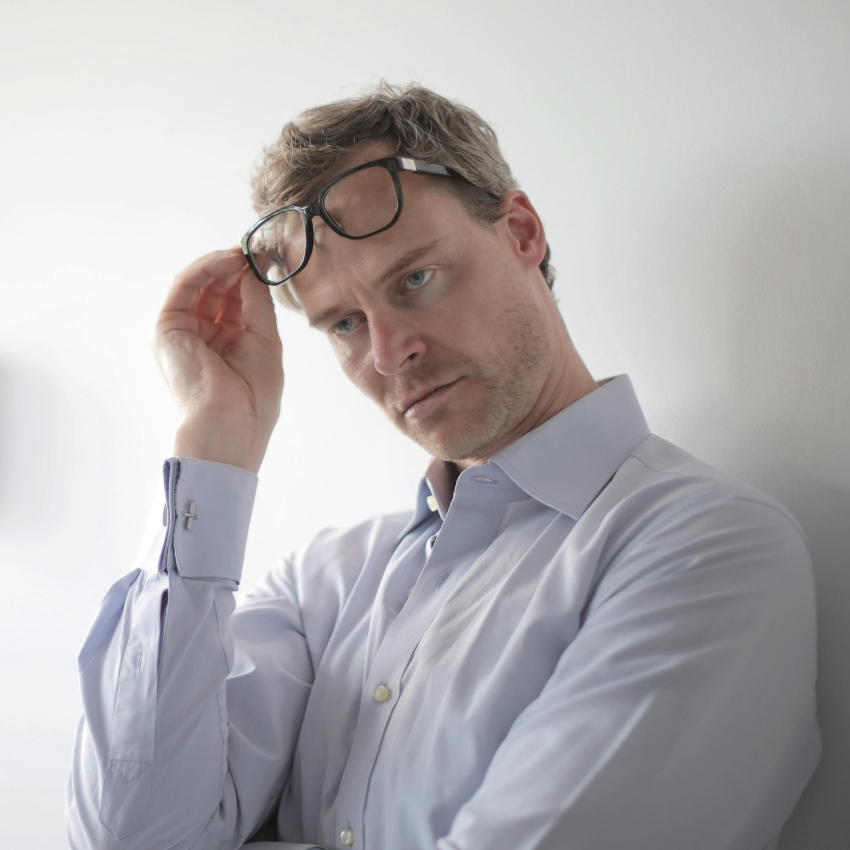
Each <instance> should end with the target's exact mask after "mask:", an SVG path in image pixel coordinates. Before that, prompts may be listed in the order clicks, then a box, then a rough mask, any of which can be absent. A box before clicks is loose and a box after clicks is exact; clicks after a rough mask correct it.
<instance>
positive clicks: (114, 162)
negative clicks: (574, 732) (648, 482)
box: [0, 0, 850, 850]
mask: <svg viewBox="0 0 850 850" xmlns="http://www.w3.org/2000/svg"><path fill="white" fill-rule="evenodd" d="M380 77H386V78H387V79H389V80H391V81H408V80H413V79H416V80H419V81H420V82H422V83H424V84H426V85H429V86H431V87H433V88H435V89H437V90H438V91H441V92H443V93H445V94H447V95H449V96H452V97H456V98H458V99H460V100H463V101H465V102H467V103H469V104H470V105H472V106H474V107H475V108H477V109H478V110H479V111H480V112H481V113H482V114H483V115H484V116H485V117H486V118H488V119H489V120H491V121H492V122H493V123H494V124H495V126H496V128H497V130H498V132H499V134H500V138H501V140H502V143H503V147H504V151H505V153H506V156H507V158H508V160H509V162H511V163H512V165H513V167H514V169H515V171H516V174H517V176H518V177H519V179H520V181H521V184H522V186H523V187H524V188H525V189H526V190H527V191H528V192H529V193H530V195H531V196H532V198H533V200H534V201H535V203H536V204H537V206H538V209H539V210H540V212H541V214H542V216H543V219H544V221H545V223H546V225H547V226H548V231H549V238H550V242H551V244H552V246H553V250H554V258H553V259H554V263H555V265H556V267H557V268H558V272H559V278H558V284H557V292H558V295H559V298H560V303H561V307H562V309H563V312H564V315H565V316H566V319H567V322H568V324H569V326H570V328H571V330H572V332H573V335H574V337H575V339H576V341H577V344H578V346H579V349H580V351H582V352H583V353H584V355H585V357H586V359H587V361H588V363H589V365H590V366H591V368H592V370H593V372H594V374H595V375H596V376H597V377H601V376H605V375H610V374H615V373H620V372H628V373H630V374H631V375H632V378H633V380H634V383H635V385H636V387H637V390H638V392H639V395H640V397H641V399H642V401H643V404H644V407H645V411H646V414H647V418H648V420H649V422H650V424H651V426H652V427H653V429H654V430H655V431H656V432H657V433H659V434H661V435H662V436H665V437H667V438H669V439H671V440H673V441H675V442H677V443H679V444H680V445H682V446H684V447H685V448H686V449H688V450H690V451H692V452H693V453H694V454H697V455H698V456H700V457H702V458H703V459H705V460H708V461H709V462H712V463H714V464H716V465H718V466H722V467H724V468H726V469H728V470H730V471H733V472H735V473H737V474H739V475H740V476H741V477H743V478H745V479H747V480H749V481H751V482H753V483H755V484H757V485H759V486H761V487H763V488H764V489H765V490H767V491H768V492H770V493H772V494H774V495H775V496H777V497H778V498H779V499H780V500H782V501H784V502H785V503H786V504H788V505H789V506H790V507H791V508H792V510H793V511H794V512H795V513H796V515H797V516H798V517H799V519H800V521H801V522H802V524H803V526H804V528H805V530H806V532H807V534H808V536H809V541H810V545H811V549H812V553H813V555H814V559H815V563H816V569H817V580H818V588H819V592H818V599H819V605H820V639H821V644H820V656H821V673H820V689H819V695H820V713H821V719H822V727H823V733H824V742H825V754H824V758H823V761H822V764H821V767H820V768H819V770H818V773H817V774H816V776H815V779H814V780H813V782H812V783H811V785H810V787H809V789H808V790H807V792H806V794H805V796H804V798H803V800H802V802H801V804H800V806H799V807H798V809H797V811H796V813H795V814H794V816H793V817H792V820H791V822H790V823H789V825H788V826H787V828H786V831H785V834H784V838H783V842H782V847H783V848H784V850H792V848H796V849H797V850H803V848H806V850H812V848H814V849H815V850H829V848H839V847H841V848H845V847H847V846H850V807H848V806H847V805H846V803H847V796H848V790H850V729H848V726H850V724H848V718H850V675H848V672H850V671H848V664H847V647H848V645H850V618H848V617H847V615H846V611H847V609H848V607H849V606H850V573H848V551H850V531H848V530H849V529H850V450H848V448H847V444H846V439H847V435H848V432H850V403H848V391H850V378H848V372H850V342H848V340H850V334H848V318H850V285H849V284H850V281H848V273H850V232H848V231H850V225H849V224H848V223H850V5H848V4H847V3H845V2H825V1H822V2H818V1H817V0H797V2H791V1H790V0H783V1H781V2H777V0H774V1H773V2H764V0H762V2H750V0H740V2H731V1H727V2H719V0H718V2H687V3H686V2H659V0H652V1H651V2H650V0H643V2H640V3H638V2H628V0H621V1H620V2H616V0H602V1H601V2H600V0H572V2H570V0H559V2H555V0H551V2H544V0H526V2H524V3H513V2H506V0H487V2H484V0H464V2H460V0H454V2H449V0H435V2H430V3H417V2H405V3H398V2H395V3H393V2H389V1H388V0H363V1H362V2H360V3H351V2H344V0H324V2H321V3H308V2H301V3H298V2H294V0H285V2H284V0H278V2H273V0H247V1H246V0H241V2H237V0H233V2H222V0H205V2H197V3H195V2H174V1H173V0H172V2H170V3H165V2H161V0H155V2H154V0H145V2H144V3H136V4H124V3H114V2H112V3H110V2H105V0H104V1H103V2H92V0H88V2H81V0H77V2H74V3H55V4H48V3H44V2H33V0H28V2H26V3H24V2H17V3H16V2H12V0H6V2H4V3H3V4H2V6H0V81H2V88H0V121H1V122H2V123H0V263H2V275H1V276H0V564H2V566H1V567H0V569H1V570H2V573H0V575H2V587H3V590H4V592H3V593H2V597H0V648H2V652H1V653H0V659H2V660H0V664H2V668H0V673H1V674H2V679H1V680H0V681H2V694H3V698H2V700H0V786H2V787H0V806H2V811H0V824H2V830H3V835H4V837H3V839H2V843H3V845H4V846H8V847H11V846H15V847H17V846H21V847H24V846H25V847H27V848H29V850H42V848H44V850H47V848H57V847H62V846H64V838H63V827H62V805H63V786H64V778H65V774H66V771H67V768H68V762H69V756H70V750H71V744H72V738H73V732H74V728H75V724H76V720H77V717H78V714H79V711H80V701H79V697H78V693H77V686H76V674H75V655H76V652H77V649H78V647H79V645H80V642H81V641H82V638H83V636H84V633H85V630H86V628H87V625H88V623H89V621H90V619H91V617H92V616H93V614H94V612H95V610H96V606H97V604H98V601H99V599H100V597H101V596H102V595H103V593H104V592H105V590H106V588H107V587H108V585H109V584H110V582H111V581H112V580H114V579H115V578H117V577H118V576H120V575H122V574H123V573H125V572H126V571H127V570H128V569H129V567H130V566H131V564H132V561H133V557H134V552H135V546H136V542H137V540H138V538H139V535H140V531H141V528H142V526H143V524H144V520H145V516H146V513H147V508H148V504H149V501H150V497H151V495H152V493H153V491H154V487H155V485H156V482H157V479H158V476H159V467H160V463H161V461H162V459H163V457H165V456H166V455H167V454H168V453H169V443H170V434H171V431H172V429H173V427H174V423H175V412H174V410H173V408H172V406H171V403H170V401H169V399H168V397H167V394H166V392H165V390H164V388H163V387H162V386H161V383H160V380H159V377H158V375H157V373H156V370H155V366H154V364H153V361H152V358H151V356H150V354H149V351H148V347H147V334H148V329H149V327H150V325H151V323H152V320H153V318H154V315H155V312H156V309H157V305H158V303H159V302H160V300H161V298H162V295H163V292H164V289H165V287H166V286H167V285H168V282H169V279H170V278H171V277H172V276H173V275H174V274H175V272H176V271H177V270H179V269H180V268H181V267H182V266H184V265H185V264H187V263H188V262H189V261H191V260H192V259H193V258H194V257H195V256H197V255H199V254H201V253H204V252H206V251H208V250H211V249H214V248H218V247H225V246H228V245H232V244H235V242H236V241H237V239H238V238H239V236H240V235H241V234H242V232H243V230H244V229H245V228H246V227H247V225H249V224H250V223H251V221H252V213H251V209H250V206H249V202H248V190H247V186H246V181H247V177H248V174H249V172H250V168H251V164H252V162H253V160H254V158H255V156H256V155H257V153H258V151H259V149H260V147H261V146H262V145H263V144H265V143H267V142H268V141H270V140H271V139H272V138H273V137H274V135H275V134H276V133H277V131H278V130H279V129H280V126H281V125H282V124H283V122H284V121H285V119H286V118H287V117H289V116H291V115H292V114H293V113H294V112H296V111H297V110H299V109H301V108H303V107H306V106H309V105H313V104H317V103H322V102H326V101H327V100H330V99H334V98H337V97H339V96H341V95H348V94H353V93H354V92H356V91H357V90H358V89H359V88H360V87H361V86H363V85H365V84H368V83H370V82H374V81H376V80H378V79H379V78H380ZM280 321H281V325H282V328H283V332H284V335H285V344H286V366H287V376H288V386H287V390H286V396H285V406H284V411H283V419H282V423H281V426H280V428H279V430H278V432H277V434H276V437H275V441H274V444H273V446H272V448H271V450H270V453H269V456H268V458H267V461H266V464H265V466H264V469H263V474H262V483H261V487H260V492H259V497H258V504H257V510H256V514H255V519H254V524H253V526H252V530H251V538H250V543H249V551H248V562H247V567H246V577H247V581H249V582H250V581H251V580H253V579H256V578H257V577H258V576H259V575H260V574H261V573H262V572H263V570H264V569H265V568H267V567H268V566H270V565H271V563H272V562H273V560H274V559H275V558H276V557H277V556H278V554H280V553H282V552H285V551H287V550H289V549H291V548H292V547H294V546H296V545H298V544H299V543H301V542H302V541H304V540H306V539H307V538H308V537H309V536H310V535H311V534H312V533H313V532H315V531H316V530H317V529H318V528H319V527H320V526H322V525H325V524H346V523H351V522H353V521H354V520H357V519H359V518H361V517H364V516H366V515H368V514H371V513H374V512H378V511H383V510H389V509H396V508H398V507H400V506H406V505H409V504H410V503H411V502H412V494H413V488H414V485H415V482H416V480H417V478H418V475H419V473H420V471H421V469H422V466H423V460H424V458H423V455H422V453H421V452H420V451H419V450H418V449H417V448H416V447H414V446H412V445H408V444H406V443H405V442H404V440H403V438H402V437H401V436H400V435H397V434H396V433H395V432H393V431H392V430H391V429H390V427H389V426H388V425H385V424H384V422H383V420H382V419H381V417H380V414H379V413H378V412H377V411H374V410H372V409H371V408H370V406H369V404H368V403H367V402H366V401H365V399H362V398H361V397H360V396H358V395H357V394H356V392H355V391H354V390H353V389H351V388H350V387H348V386H346V384H344V383H343V379H342V377H341V375H339V374H337V371H336V366H335V364H334V363H332V361H331V358H330V353H329V351H326V350H325V343H324V341H323V340H322V339H320V338H319V336H318V335H317V334H312V333H309V332H307V331H306V330H305V329H304V327H303V324H302V320H301V319H300V318H299V317H297V316H293V315H290V314H285V313H284V314H282V315H281V317H280Z"/></svg>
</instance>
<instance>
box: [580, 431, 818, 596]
mask: <svg viewBox="0 0 850 850" xmlns="http://www.w3.org/2000/svg"><path fill="white" fill-rule="evenodd" d="M571 538H572V539H571V540H570V541H569V543H568V547H569V550H570V551H571V553H572V554H573V556H574V558H575V561H574V562H575V563H579V562H580V563H581V564H582V565H583V566H584V568H585V570H586V573H587V574H586V581H588V583H589V588H592V590H591V592H592V593H593V595H594V596H595V598H596V601H599V600H600V599H602V598H605V597H606V596H607V595H608V594H609V593H611V592H614V593H617V592H619V591H620V590H622V588H624V587H626V586H631V585H633V584H634V583H635V582H638V583H640V584H644V583H649V584H650V585H653V586H661V585H662V584H663V583H665V582H668V581H684V582H691V581H697V582H698V583H700V584H704V585H705V587H708V586H713V587H715V588H720V589H728V588H732V587H737V588H739V589H741V590H743V589H744V588H745V586H747V585H751V586H759V587H760V588H761V589H762V591H763V592H764V594H765V595H766V596H771V595H776V594H778V595H779V596H785V595H786V594H787V593H789V592H792V593H793V594H795V595H796V596H797V598H798V600H799V604H800V605H801V606H803V607H805V608H806V610H808V607H809V597H810V596H811V586H812V567H811V560H810V557H809V553H808V551H807V548H806V543H805V537H804V536H803V533H802V531H801V529H800V526H799V525H798V523H797V521H796V520H795V519H794V517H793V516H792V514H791V513H790V511H788V509H787V508H785V507H784V506H783V505H781V504H780V503H779V502H777V501H776V500H775V499H773V498H772V497H770V496H768V495H767V494H766V493H763V492H762V491H760V490H758V489H757V488H755V487H752V486H750V485H748V484H745V483H743V482H741V481H738V480H736V479H735V478H734V477H733V476H730V475H727V474H726V473H724V472H721V471H720V470H718V469H715V468H714V467H712V466H709V465H708V464H706V463H703V462H702V461H700V460H698V459H697V458H695V457H693V456H692V455H690V454H688V453H687V452H685V451H684V450H682V449H680V448H678V447H677V446H674V445H673V444H671V443H669V442H667V441H666V440H663V439H661V438H660V437H657V436H654V435H650V436H649V437H647V438H646V439H645V440H644V441H642V442H641V443H640V444H639V445H638V446H637V447H636V448H635V449H634V450H633V451H632V452H631V453H630V455H629V456H628V457H627V458H626V460H625V461H624V462H623V463H622V464H621V466H620V468H619V469H618V470H617V472H616V473H615V474H614V476H613V477H612V479H611V481H610V482H609V483H608V485H607V486H606V487H605V488H604V489H603V490H602V492H601V493H600V494H599V496H598V497H597V498H596V500H595V501H594V502H593V504H591V505H590V507H589V508H588V509H587V511H586V512H585V513H584V515H583V516H582V517H581V518H580V519H579V521H578V522H577V523H576V527H575V529H574V531H573V534H572V535H571ZM705 587H704V588H703V589H705ZM801 610H802V609H801Z"/></svg>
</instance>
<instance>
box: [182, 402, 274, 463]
mask: <svg viewBox="0 0 850 850" xmlns="http://www.w3.org/2000/svg"><path fill="white" fill-rule="evenodd" d="M263 430H264V429H262V428H260V426H259V425H257V424H256V422H251V421H244V420H242V419H241V418H240V417H238V416H232V415H226V416H224V417H205V418H204V419H201V420H198V419H186V420H184V421H183V422H182V423H181V425H180V426H179V427H178V429H177V433H176V434H175V436H174V454H175V456H177V457H194V458H198V459H199V460H212V461H216V462H217V463H228V464H230V465H231V466H241V467H242V468H243V469H247V470H249V471H251V472H253V473H254V474H257V472H259V469H260V465H261V464H262V462H263V457H264V455H265V453H266V447H267V445H268V441H269V437H270V436H271V432H270V431H269V433H268V434H264V433H263Z"/></svg>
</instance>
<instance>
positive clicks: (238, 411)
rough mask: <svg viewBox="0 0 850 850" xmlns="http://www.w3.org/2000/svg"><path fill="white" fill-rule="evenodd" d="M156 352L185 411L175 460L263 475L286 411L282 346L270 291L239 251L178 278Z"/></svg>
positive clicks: (204, 260) (210, 258)
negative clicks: (283, 406)
mask: <svg viewBox="0 0 850 850" xmlns="http://www.w3.org/2000/svg"><path fill="white" fill-rule="evenodd" d="M153 347H154V352H155V354H156V357H157V360H158V362H159V365H160V368H161V369H162V372H163V375H164V376H165V380H166V382H167V383H168V386H169V387H170V389H171V392H172V394H173V395H174V397H175V399H176V400H177V403H178V404H179V405H180V407H181V409H182V411H183V422H182V424H181V425H180V428H179V429H178V431H177V436H176V438H175V442H174V453H175V454H176V455H178V456H183V457H197V458H201V459H203V460H214V461H218V462H219V463H230V464H234V465H236V466H241V467H244V468H245V469H250V470H251V471H252V472H255V473H256V472H257V471H258V470H259V468H260V464H261V463H262V460H263V455H264V454H265V452H266V446H267V445H268V441H269V437H271V433H272V430H273V429H274V426H275V423H276V422H277V417H278V413H279V412H280V397H281V393H282V391H283V364H282V346H281V342H280V337H279V335H278V332H277V324H276V322H275V315H274V306H273V303H272V297H271V293H270V292H269V288H268V287H267V286H266V285H265V284H263V283H261V282H260V281H258V280H257V278H256V277H254V274H253V272H252V271H251V269H250V267H249V266H248V264H247V262H246V261H245V258H244V257H243V256H242V252H241V251H240V250H239V249H238V248H232V249H230V250H227V251H214V252H213V253H212V254H207V255H206V256H205V257H201V258H200V259H199V260H196V261H195V262H194V263H192V264H191V265H190V266H189V267H188V268H186V269H185V270H184V271H182V272H181V273H180V274H179V275H178V276H177V278H176V279H175V281H174V285H173V286H172V287H171V290H170V291H169V293H168V296H167V297H166V299H165V304H164V305H163V308H162V312H161V313H160V315H159V318H158V319H157V322H156V327H155V329H154V338H153Z"/></svg>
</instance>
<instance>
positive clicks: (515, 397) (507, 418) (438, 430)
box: [385, 304, 551, 461]
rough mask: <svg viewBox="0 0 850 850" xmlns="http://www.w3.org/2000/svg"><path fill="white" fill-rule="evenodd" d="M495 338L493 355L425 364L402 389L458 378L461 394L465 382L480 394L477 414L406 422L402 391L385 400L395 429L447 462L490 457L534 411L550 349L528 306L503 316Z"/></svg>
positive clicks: (538, 318) (442, 414)
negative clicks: (402, 406) (400, 403)
mask: <svg viewBox="0 0 850 850" xmlns="http://www.w3.org/2000/svg"><path fill="white" fill-rule="evenodd" d="M493 339H494V340H495V341H496V345H495V346H494V350H493V351H492V352H488V353H487V354H485V355H483V356H482V357H480V358H471V357H464V356H458V355H455V356H453V357H450V358H446V359H445V360H441V361H432V362H429V363H428V364H423V365H422V367H420V369H419V370H417V372H416V375H415V381H414V382H412V383H411V385H409V386H408V387H406V389H405V392H406V393H410V392H416V390H417V389H418V388H420V387H425V386H429V385H431V386H433V385H434V384H437V385H440V384H445V383H448V382H450V381H453V380H456V379H457V378H458V377H460V378H462V381H461V383H460V385H459V386H458V391H459V392H461V393H462V392H464V391H465V387H464V386H463V385H464V384H465V383H467V382H470V384H471V387H470V388H472V387H475V388H480V389H481V390H482V392H481V396H482V400H481V401H480V402H479V404H478V406H477V409H476V410H474V411H472V410H466V411H464V412H462V413H455V414H452V413H450V412H445V411H444V410H442V409H441V408H438V409H437V410H436V411H434V412H433V413H432V414H430V415H429V416H426V417H425V418H424V420H423V421H422V422H421V423H419V422H415V421H414V422H410V421H408V420H407V419H405V417H404V414H401V413H400V412H399V409H398V408H399V402H400V398H401V397H403V395H404V394H405V393H404V392H402V391H399V392H398V394H397V395H396V394H394V395H393V397H392V398H391V399H388V400H387V401H388V402H389V404H388V405H387V406H386V407H385V410H386V411H387V412H388V415H389V416H390V419H392V421H393V424H395V425H396V427H398V428H399V429H400V430H401V431H402V433H404V434H405V435H406V436H407V437H409V438H410V439H411V440H413V441H414V442H415V443H417V444H418V445H420V446H421V447H422V448H423V449H425V451H427V452H428V453H429V454H430V455H432V456H433V457H436V458H440V459H441V460H446V461H455V460H468V459H480V458H486V457H489V455H490V453H491V449H493V448H494V447H496V446H498V444H499V443H501V442H502V441H503V440H504V439H505V438H506V437H507V436H508V435H509V434H510V433H511V432H512V431H513V430H514V429H515V428H517V426H518V425H519V424H520V423H521V422H522V420H523V419H524V418H525V417H526V416H528V414H529V412H530V411H531V409H532V407H533V406H534V403H535V401H536V400H537V396H538V393H539V391H540V389H539V387H540V380H539V378H540V371H541V368H542V367H544V365H545V363H546V362H547V360H548V355H549V352H550V348H551V346H550V343H549V340H548V338H547V337H546V334H545V332H544V325H543V322H542V320H541V316H540V315H539V314H537V313H536V312H535V311H534V310H533V309H532V308H531V306H530V305H525V304H515V305H513V306H512V307H511V308H510V309H508V310H506V311H505V313H504V315H503V317H502V321H501V322H500V327H498V328H495V329H494V334H493ZM501 340H506V341H505V342H501ZM390 411H392V412H390ZM452 419H454V421H453V422H452V421H451V420H452ZM447 422H448V423H449V424H448V425H447V424H446V423H447ZM441 426H442V427H441Z"/></svg>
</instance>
